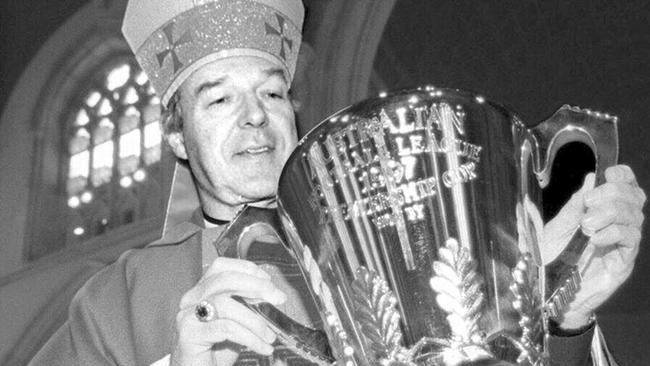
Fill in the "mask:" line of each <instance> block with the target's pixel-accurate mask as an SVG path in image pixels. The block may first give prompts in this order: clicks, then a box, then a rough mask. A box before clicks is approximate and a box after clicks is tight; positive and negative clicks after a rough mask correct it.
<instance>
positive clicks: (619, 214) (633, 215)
mask: <svg viewBox="0 0 650 366" xmlns="http://www.w3.org/2000/svg"><path fill="white" fill-rule="evenodd" d="M643 220H644V216H643V212H642V211H641V210H640V209H638V208H637V207H635V206H632V205H631V204H630V203H627V202H624V201H614V202H609V203H608V204H607V205H603V206H599V207H596V208H590V209H588V210H587V213H586V214H585V216H584V218H583V219H582V221H581V223H580V224H581V226H582V229H583V231H584V232H585V234H587V235H590V233H595V232H597V231H598V230H601V229H604V228H605V227H607V226H608V225H616V224H618V225H629V226H633V227H641V224H642V223H643Z"/></svg>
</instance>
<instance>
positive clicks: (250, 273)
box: [171, 258, 286, 366]
mask: <svg viewBox="0 0 650 366" xmlns="http://www.w3.org/2000/svg"><path fill="white" fill-rule="evenodd" d="M233 295H237V296H241V297H243V298H244V299H247V300H249V301H253V302H262V301H263V302H269V303H271V304H275V305H277V304H281V303H282V302H284V301H285V300H286V295H285V294H284V293H283V292H281V291H280V290H278V289H277V287H275V285H273V283H272V282H271V278H270V276H269V275H268V274H267V273H266V272H264V271H263V270H262V269H261V268H259V267H258V266H257V265H255V264H254V263H252V262H249V261H246V260H242V259H232V258H217V259H216V260H215V261H214V262H213V263H212V265H211V266H210V268H208V270H207V271H206V272H205V274H204V275H203V277H202V278H201V279H200V280H199V282H198V283H197V284H196V285H195V286H194V287H193V288H191V289H190V290H189V291H188V292H186V293H185V295H183V298H182V299H181V302H180V311H179V312H178V315H177V316H176V332H177V337H178V340H177V343H176V346H175V348H174V351H173V353H172V355H171V365H219V366H230V365H232V364H233V363H235V361H236V360H237V357H238V356H239V352H241V350H242V349H244V348H248V349H249V350H251V351H254V352H257V353H259V354H263V355H270V354H272V353H273V347H272V346H271V344H272V343H273V342H274V341H275V338H276V335H275V333H274V332H273V331H272V330H271V329H270V328H269V327H268V326H267V325H266V323H265V321H264V320H262V318H261V317H260V316H258V315H257V314H255V313H253V312H252V311H250V310H249V309H247V308H246V307H245V306H244V305H242V304H240V303H239V302H237V301H235V300H233V299H232V296H233ZM201 301H208V302H209V303H210V304H212V305H213V306H214V308H215V310H216V316H215V317H214V319H212V320H210V321H207V322H201V321H199V319H198V318H197V316H196V314H195V309H196V306H197V304H199V303H200V302H201Z"/></svg>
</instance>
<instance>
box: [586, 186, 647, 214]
mask: <svg viewBox="0 0 650 366" xmlns="http://www.w3.org/2000/svg"><path fill="white" fill-rule="evenodd" d="M613 201H623V202H628V203H630V204H632V205H634V206H636V207H639V208H641V207H643V205H644V204H645V193H644V192H643V190H642V189H641V188H639V187H637V186H633V185H631V184H628V183H605V184H601V185H600V186H598V187H596V188H594V189H593V190H591V191H589V192H587V193H586V194H585V197H584V203H585V205H586V206H587V207H597V206H602V205H607V204H609V202H613Z"/></svg>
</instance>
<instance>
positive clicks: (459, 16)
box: [0, 0, 650, 365]
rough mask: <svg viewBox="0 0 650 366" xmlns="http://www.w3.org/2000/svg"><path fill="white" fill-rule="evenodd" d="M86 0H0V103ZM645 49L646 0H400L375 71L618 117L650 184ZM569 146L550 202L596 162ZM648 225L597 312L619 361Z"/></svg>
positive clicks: (644, 300)
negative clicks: (563, 180)
mask: <svg viewBox="0 0 650 366" xmlns="http://www.w3.org/2000/svg"><path fill="white" fill-rule="evenodd" d="M107 1H110V0H107ZM85 3H86V1H85V0H66V1H37V0H29V1H3V2H1V3H0V37H1V39H0V55H2V61H1V62H0V105H1V106H3V107H4V105H5V104H6V102H7V99H8V97H9V95H10V93H11V90H12V88H13V87H14V86H15V83H16V82H17V80H18V78H19V76H20V74H21V72H22V71H23V70H24V68H25V67H26V65H27V64H28V63H29V61H30V59H31V58H32V57H33V56H34V55H35V54H36V52H37V51H38V49H39V48H40V47H41V46H42V45H43V43H44V42H45V41H46V40H47V38H48V36H50V35H51V34H52V33H53V32H54V31H55V30H56V29H57V28H58V27H59V26H60V25H61V24H62V23H63V22H64V21H65V19H66V18H67V17H69V16H71V15H72V14H73V13H74V12H75V11H76V10H77V9H78V8H80V7H81V5H83V4H85ZM649 56H650V3H648V2H646V1H642V0H632V1H600V0H599V1H588V0H580V1H559V0H552V1H536V2H534V1H527V0H526V1H502V2H479V1H470V0H441V1H437V0H427V1H414V0H400V1H398V2H397V4H396V6H395V10H394V12H393V15H392V16H391V18H390V19H389V23H388V26H387V28H386V31H385V33H384V36H383V40H382V42H381V44H380V48H379V51H378V54H377V60H376V61H375V73H376V75H377V77H378V78H379V79H381V84H382V86H384V87H388V88H390V89H395V88H400V87H407V86H414V85H420V84H423V83H431V84H434V85H436V86H447V87H455V88H462V89H469V90H475V91H479V92H481V93H483V94H484V95H487V96H488V97H489V98H490V99H493V100H496V101H499V102H502V103H504V104H506V105H508V106H510V107H511V108H512V109H513V110H514V111H517V112H518V113H519V115H520V116H521V117H522V119H523V120H524V121H527V122H528V123H530V124H534V123H536V122H538V121H541V120H543V119H544V118H545V117H547V116H549V115H550V114H552V112H554V111H555V110H556V109H557V108H558V107H559V106H561V105H562V104H565V103H568V104H571V105H578V106H581V107H585V108H592V109H595V110H601V111H605V112H609V113H612V114H615V115H617V116H618V117H619V131H620V141H621V147H620V161H621V162H622V163H625V164H629V165H630V166H632V167H633V168H634V170H635V172H636V174H637V176H638V180H639V183H640V185H641V186H642V187H644V188H645V189H646V191H647V190H648V188H650V171H648V169H647V167H648V162H649V160H650V148H649V147H648V144H647V143H646V140H647V139H648V138H649V137H650V125H649V123H648V122H649V121H650V118H649V114H650V113H649V112H650V67H649V66H648V63H649V62H650V57H649ZM371 92H373V93H374V92H375V91H374V90H371ZM332 112H333V111H332ZM323 117H325V116H323ZM562 155H563V159H560V160H561V163H560V166H558V167H557V169H560V170H561V171H557V172H560V174H556V176H559V175H563V176H567V175H568V174H570V175H571V177H572V178H571V179H569V180H571V181H572V183H571V184H568V185H567V184H562V187H563V188H561V189H559V190H558V191H555V192H553V193H552V194H550V195H547V198H548V200H549V202H555V203H554V206H555V207H557V206H559V205H560V204H561V202H562V200H563V199H564V197H566V195H567V194H569V193H570V192H568V191H567V189H566V188H565V187H566V186H571V185H573V186H575V185H577V184H579V182H580V180H581V179H582V175H583V173H584V171H585V170H587V169H589V167H590V165H591V164H593V162H592V161H590V158H589V156H588V154H586V153H585V150H584V149H582V148H580V147H579V146H578V147H571V148H569V149H566V150H565V151H564V153H563V154H562ZM581 161H585V163H581ZM2 173H3V174H7V173H8V172H2ZM645 212H646V216H647V213H648V210H647V208H646V211H645ZM647 227H648V225H646V229H645V230H644V235H643V237H644V239H643V240H642V243H641V251H640V253H639V257H638V259H637V263H636V269H635V271H634V273H633V275H632V277H631V278H630V280H629V281H628V282H627V283H626V284H625V285H624V286H623V287H622V288H621V289H620V290H619V291H618V292H617V293H616V294H615V296H614V297H613V298H612V299H610V301H608V302H607V303H606V304H605V306H603V308H602V309H601V311H600V313H599V316H600V323H601V324H602V325H603V327H604V328H605V333H606V337H607V339H608V341H609V343H610V345H611V348H613V350H614V352H615V354H616V355H617V358H618V359H619V362H620V363H621V364H622V365H643V364H645V363H644V356H643V355H644V354H645V347H647V344H650V343H649V342H648V341H650V285H649V284H650V266H649V265H648V263H650V249H648V247H647V246H648V240H647V237H648V234H649V232H648V229H647Z"/></svg>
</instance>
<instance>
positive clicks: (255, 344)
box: [178, 308, 275, 355]
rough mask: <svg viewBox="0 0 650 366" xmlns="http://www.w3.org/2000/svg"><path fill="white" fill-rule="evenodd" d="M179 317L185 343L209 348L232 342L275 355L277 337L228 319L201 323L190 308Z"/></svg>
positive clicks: (255, 350) (264, 353) (261, 352)
mask: <svg viewBox="0 0 650 366" xmlns="http://www.w3.org/2000/svg"><path fill="white" fill-rule="evenodd" d="M179 316H180V318H181V319H180V322H181V324H179V327H178V328H179V331H180V332H184V334H181V336H184V337H183V339H185V342H191V343H195V344H199V345H204V346H207V347H212V346H213V345H219V344H221V343H224V342H232V343H236V344H238V345H241V346H243V347H247V348H248V349H250V350H251V351H254V352H257V353H259V354H263V355H270V354H272V353H273V346H271V344H272V343H273V341H274V340H275V336H274V335H273V336H269V335H268V333H267V332H261V333H255V332H253V331H251V330H250V329H248V328H246V327H245V326H244V325H242V324H241V323H238V322H236V321H233V320H231V319H226V318H215V319H214V320H212V321H209V322H199V321H198V320H197V319H196V316H195V315H194V310H193V309H190V308H188V309H184V310H182V311H181V313H179ZM263 337H266V339H264V338H263Z"/></svg>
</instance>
